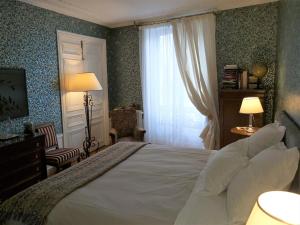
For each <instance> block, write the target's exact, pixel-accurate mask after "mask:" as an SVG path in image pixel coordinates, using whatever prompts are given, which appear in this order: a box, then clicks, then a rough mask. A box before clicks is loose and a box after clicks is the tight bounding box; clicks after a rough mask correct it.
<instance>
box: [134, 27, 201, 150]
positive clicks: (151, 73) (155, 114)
mask: <svg viewBox="0 0 300 225" xmlns="http://www.w3.org/2000/svg"><path fill="white" fill-rule="evenodd" d="M140 40H141V43H140V47H141V71H142V90H143V104H144V105H143V106H144V126H145V129H146V130H147V132H146V140H147V141H149V142H151V143H157V144H168V145H176V146H182V147H195V148H199V149H201V148H203V143H202V139H201V138H200V137H199V133H200V132H201V131H202V129H203V128H204V127H205V126H206V117H204V116H203V115H202V114H201V113H199V111H198V110H197V109H196V108H195V107H194V105H193V104H192V103H191V101H190V99H189V97H188V96H187V92H186V90H185V87H184V84H183V82H182V79H181V76H180V72H179V68H178V65H177V60H176V54H175V47H174V41H173V32H172V26H171V25H170V24H163V25H156V26H146V27H142V28H141V30H140Z"/></svg>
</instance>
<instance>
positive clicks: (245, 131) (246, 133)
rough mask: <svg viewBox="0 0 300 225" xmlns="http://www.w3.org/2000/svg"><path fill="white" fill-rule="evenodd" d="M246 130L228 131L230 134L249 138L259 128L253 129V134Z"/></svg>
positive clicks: (243, 128)
mask: <svg viewBox="0 0 300 225" xmlns="http://www.w3.org/2000/svg"><path fill="white" fill-rule="evenodd" d="M246 128H247V127H233V128H231V129H230V132H231V133H233V134H238V135H241V136H247V137H250V136H251V135H252V134H254V133H255V132H256V131H258V130H259V127H253V130H254V132H251V133H250V132H248V131H247V130H246Z"/></svg>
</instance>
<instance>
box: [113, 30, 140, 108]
mask: <svg viewBox="0 0 300 225" xmlns="http://www.w3.org/2000/svg"><path fill="white" fill-rule="evenodd" d="M108 49H109V52H108V73H109V77H108V85H109V93H110V95H109V105H110V109H113V108H115V107H117V106H124V105H129V104H130V103H133V102H134V103H138V104H140V105H142V89H141V77H140V66H139V65H140V62H139V30H138V27H136V26H128V27H121V28H115V29H112V30H111V33H110V39H109V40H108Z"/></svg>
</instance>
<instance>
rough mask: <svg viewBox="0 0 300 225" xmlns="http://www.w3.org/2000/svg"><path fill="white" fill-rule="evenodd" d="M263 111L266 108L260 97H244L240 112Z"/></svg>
mask: <svg viewBox="0 0 300 225" xmlns="http://www.w3.org/2000/svg"><path fill="white" fill-rule="evenodd" d="M262 112H264V110H263V108H262V105H261V103H260V100H259V98H258V97H248V98H244V99H243V102H242V105H241V108H240V113H243V114H253V113H262Z"/></svg>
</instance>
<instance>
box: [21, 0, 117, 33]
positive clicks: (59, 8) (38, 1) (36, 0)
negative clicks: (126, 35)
mask: <svg viewBox="0 0 300 225" xmlns="http://www.w3.org/2000/svg"><path fill="white" fill-rule="evenodd" d="M19 1H20V2H25V3H28V4H30V5H34V6H37V7H39V8H44V9H48V10H50V11H54V12H57V13H60V14H63V15H66V16H71V17H74V18H77V19H82V20H85V21H89V22H92V23H96V24H98V25H102V26H106V27H111V26H109V25H108V24H106V23H104V22H103V21H102V20H100V19H99V18H97V17H96V16H95V15H93V13H92V12H90V11H89V10H87V9H83V8H80V7H79V6H75V5H73V4H69V3H65V2H63V1H59V0H56V1H54V0H19Z"/></svg>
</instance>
